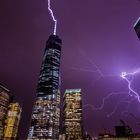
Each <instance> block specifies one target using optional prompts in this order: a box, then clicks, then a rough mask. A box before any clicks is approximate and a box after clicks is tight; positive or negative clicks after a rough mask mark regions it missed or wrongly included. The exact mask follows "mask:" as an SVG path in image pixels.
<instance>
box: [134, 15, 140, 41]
mask: <svg viewBox="0 0 140 140" xmlns="http://www.w3.org/2000/svg"><path fill="white" fill-rule="evenodd" d="M134 30H135V32H136V34H137V36H138V38H139V39H140V17H139V18H138V20H137V21H136V23H135V24H134Z"/></svg>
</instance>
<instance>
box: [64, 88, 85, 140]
mask: <svg viewBox="0 0 140 140" xmlns="http://www.w3.org/2000/svg"><path fill="white" fill-rule="evenodd" d="M63 114H64V122H63V127H64V131H65V135H66V140H82V139H83V123H82V98H81V89H66V91H65V93H64V97H63Z"/></svg>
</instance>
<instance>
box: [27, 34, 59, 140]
mask: <svg viewBox="0 0 140 140" xmlns="http://www.w3.org/2000/svg"><path fill="white" fill-rule="evenodd" d="M61 44H62V41H61V39H60V38H59V37H58V36H56V35H51V36H50V37H49V39H48V41H47V43H46V48H45V52H44V57H43V62H42V66H41V70H40V75H39V80H38V86H37V97H36V99H35V104H34V107H33V112H32V117H31V125H30V129H29V134H28V140H58V137H59V118H60V92H59V89H60V56H61Z"/></svg>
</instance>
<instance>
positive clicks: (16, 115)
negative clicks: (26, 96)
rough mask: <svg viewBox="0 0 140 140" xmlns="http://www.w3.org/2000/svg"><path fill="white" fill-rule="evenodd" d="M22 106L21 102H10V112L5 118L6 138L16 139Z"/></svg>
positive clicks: (7, 139)
mask: <svg viewBox="0 0 140 140" xmlns="http://www.w3.org/2000/svg"><path fill="white" fill-rule="evenodd" d="M21 112H22V108H21V107H20V105H19V103H17V102H13V103H10V104H9V107H8V113H7V117H6V120H5V128H4V140H16V139H17V132H18V126H19V122H20V118H21Z"/></svg>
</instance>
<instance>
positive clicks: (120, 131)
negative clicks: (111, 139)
mask: <svg viewBox="0 0 140 140" xmlns="http://www.w3.org/2000/svg"><path fill="white" fill-rule="evenodd" d="M120 122H121V124H122V125H119V126H115V131H116V136H117V137H129V136H131V135H132V128H130V127H129V125H126V124H125V122H124V121H123V120H120Z"/></svg>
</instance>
